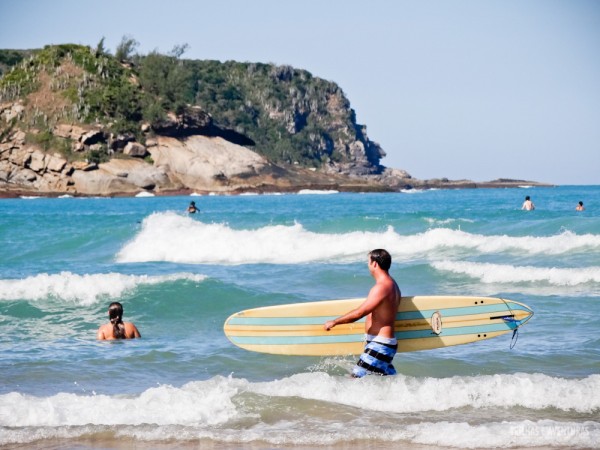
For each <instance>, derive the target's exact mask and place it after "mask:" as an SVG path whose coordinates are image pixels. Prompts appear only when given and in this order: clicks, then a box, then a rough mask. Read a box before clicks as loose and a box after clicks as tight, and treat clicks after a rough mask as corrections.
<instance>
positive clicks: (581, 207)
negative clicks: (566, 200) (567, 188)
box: [575, 202, 585, 211]
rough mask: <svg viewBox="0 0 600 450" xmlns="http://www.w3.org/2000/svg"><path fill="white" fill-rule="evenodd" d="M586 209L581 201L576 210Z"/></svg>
mask: <svg viewBox="0 0 600 450" xmlns="http://www.w3.org/2000/svg"><path fill="white" fill-rule="evenodd" d="M584 210H585V208H584V207H583V202H579V204H578V205H577V207H576V208H575V211H584Z"/></svg>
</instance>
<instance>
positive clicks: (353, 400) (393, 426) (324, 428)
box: [0, 373, 600, 448]
mask: <svg viewBox="0 0 600 450" xmlns="http://www.w3.org/2000/svg"><path fill="white" fill-rule="evenodd" d="M599 388H600V375H591V376H589V377H587V378H583V379H561V378H553V377H549V376H546V375H541V374H516V375H493V376H477V377H452V378H442V379H434V378H412V377H406V376H396V377H389V378H381V377H367V378H364V379H361V380H354V379H350V378H348V377H339V376H330V375H327V374H325V373H304V374H298V375H295V376H292V377H289V378H284V379H281V380H275V381H269V382H262V383H252V382H249V381H248V380H244V379H236V378H233V377H228V378H225V377H220V376H217V377H214V378H212V379H210V380H206V381H195V382H191V383H188V384H186V385H184V386H182V387H180V388H176V387H172V386H159V387H155V388H150V389H148V390H146V391H144V392H142V393H141V394H139V395H127V396H124V395H115V396H108V395H78V394H68V393H60V394H56V395H53V396H50V397H36V396H31V395H23V394H20V393H15V392H13V393H9V394H4V395H0V427H2V428H1V429H2V433H0V445H10V444H16V443H21V444H23V443H27V442H33V441H34V440H39V439H51V438H76V437H78V436H83V435H88V436H90V435H94V434H95V433H98V434H100V435H102V434H106V433H107V432H108V433H113V434H114V435H115V438H117V439H118V438H119V437H129V438H133V439H137V440H142V441H153V440H157V441H164V440H165V439H168V440H173V441H175V442H181V441H190V440H198V439H211V440H213V441H216V442H230V443H246V442H267V443H269V444H271V445H302V444H304V445H324V444H336V443H345V442H346V443H356V442H357V441H358V442H360V441H363V442H364V440H373V441H377V442H381V443H398V444H401V443H412V444H425V445H433V446H447V447H458V448H494V447H525V446H539V445H544V446H550V447H594V446H596V445H597V443H598V442H600V423H598V422H597V421H591V420H589V419H588V420H587V421H583V420H581V419H580V420H578V421H577V418H578V417H580V415H581V414H587V415H588V416H591V417H597V414H598V412H599V411H600V398H599V397H598V395H596V394H597V392H598V389H599ZM312 400H314V401H316V403H314V404H312V405H311V403H310V401H312ZM457 408H460V412H459V413H458V414H457V412H456V410H457ZM494 408H497V409H500V410H502V411H504V412H506V411H507V410H509V411H510V408H514V409H515V412H514V414H515V415H516V416H519V415H521V417H522V415H523V414H525V417H531V416H532V415H536V416H542V418H540V419H539V420H536V421H530V420H522V418H521V419H519V418H517V417H515V420H512V421H502V422H501V421H492V422H490V421H487V422H485V419H482V416H483V417H486V416H488V417H489V416H490V415H491V416H493V415H494V414H493V411H494ZM524 408H525V409H526V410H525V411H524ZM527 410H529V411H527ZM555 410H560V411H563V412H562V413H559V414H558V416H561V417H565V416H568V415H570V414H572V415H573V417H575V420H576V421H573V422H570V421H568V419H566V420H567V421H565V419H562V421H559V420H555V419H552V417H550V418H549V417H548V415H550V414H556V413H555V412H553V411H555ZM444 411H445V413H444ZM107 412H108V413H107ZM397 413H400V414H397ZM407 418H408V420H407Z"/></svg>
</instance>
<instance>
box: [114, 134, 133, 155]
mask: <svg viewBox="0 0 600 450" xmlns="http://www.w3.org/2000/svg"><path fill="white" fill-rule="evenodd" d="M134 141H135V135H134V134H133V133H130V132H129V133H122V134H117V135H116V136H112V138H111V140H110V148H111V149H112V150H114V151H115V152H120V151H122V150H123V149H124V148H125V146H126V145H127V144H128V143H129V142H134Z"/></svg>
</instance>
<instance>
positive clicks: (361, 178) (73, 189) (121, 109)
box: [0, 45, 540, 197]
mask: <svg viewBox="0 0 600 450" xmlns="http://www.w3.org/2000/svg"><path fill="white" fill-rule="evenodd" d="M22 56H23V57H22V58H21V59H19V58H15V61H16V62H15V63H14V64H13V65H12V66H11V67H8V68H5V69H4V70H5V72H4V73H3V74H2V77H1V78H0V196H2V197H12V196H19V195H42V196H58V195H65V194H67V195H73V196H128V195H136V194H139V193H140V192H150V193H153V194H156V195H172V194H185V193H191V192H195V193H200V194H202V193H220V194H235V193H242V192H258V193H261V192H294V191H298V190H300V189H320V190H338V191H382V192H384V191H399V190H404V189H429V188H444V189H458V188H478V187H514V186H521V185H540V183H535V182H531V181H523V180H495V181H490V182H485V183H476V182H472V181H469V180H457V181H451V180H447V179H435V180H418V179H415V178H413V177H412V176H411V175H410V174H409V173H408V172H406V171H404V170H400V169H391V168H386V167H384V166H382V165H381V164H380V160H381V158H382V157H384V156H385V152H384V151H383V149H381V147H380V146H379V145H378V144H377V143H375V142H373V141H371V140H370V139H369V138H368V137H367V134H366V127H364V126H362V125H359V124H357V123H356V121H355V114H354V111H353V110H352V109H351V108H350V104H349V101H348V100H347V99H346V97H345V96H344V94H343V92H342V91H341V89H339V88H338V87H337V85H335V84H334V83H331V82H326V81H324V80H320V79H317V78H314V77H312V75H310V74H308V72H305V71H299V70H297V69H293V68H290V67H277V66H269V65H256V64H249V63H244V64H242V63H223V64H221V63H217V62H214V61H211V62H208V63H203V62H198V61H191V62H187V63H185V62H182V61H180V60H178V59H176V58H173V57H167V56H164V55H149V56H148V57H145V58H142V57H138V59H137V61H136V62H135V64H133V63H131V62H124V61H118V60H116V59H115V58H113V57H112V56H110V55H109V54H107V53H105V52H103V51H101V50H99V49H96V50H93V49H91V48H89V47H82V46H74V45H65V46H52V47H46V48H45V49H43V50H40V51H32V52H31V53H29V54H23V55H22ZM151 56H152V57H154V58H155V60H154V61H153V60H152V59H151ZM151 63H152V64H151ZM156 64H162V66H161V67H162V69H163V72H164V70H167V71H171V72H169V73H170V74H171V75H172V76H173V77H175V78H177V77H176V75H179V76H180V78H179V79H178V81H177V84H176V85H173V86H170V85H168V81H165V80H167V79H169V77H167V78H165V80H158V81H157V80H154V79H153V78H152V77H153V76H154V75H155V71H157V70H158V68H157V67H156ZM186 64H187V65H186ZM184 69H185V70H187V71H184V72H181V71H182V70H184ZM177 71H180V72H177ZM190 79H192V80H193V83H191V84H189V86H192V85H194V86H200V87H198V88H197V89H196V91H195V92H194V95H193V96H190V95H188V97H185V96H184V95H183V94H182V93H183V92H187V91H188V90H189V89H187V90H186V89H180V86H181V85H184V87H185V86H186V83H188V82H189V80H190ZM161 82H162V83H167V84H165V85H164V86H163V85H160V83H161ZM211 83H212V84H211ZM157 86H158V87H157ZM161 86H162V87H161ZM178 89H180V91H181V92H180V91H179V90H178ZM180 94H181V95H180ZM177 95H180V98H179V97H177ZM186 95H187V94H186ZM169 99H170V100H169Z"/></svg>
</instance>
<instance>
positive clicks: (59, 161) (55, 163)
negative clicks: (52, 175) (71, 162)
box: [46, 153, 67, 172]
mask: <svg viewBox="0 0 600 450" xmlns="http://www.w3.org/2000/svg"><path fill="white" fill-rule="evenodd" d="M66 165H67V160H66V159H65V158H63V157H62V156H61V155H59V154H58V153H55V154H53V155H46V168H47V169H48V170H51V171H52V172H62V170H63V169H64V168H65V166H66Z"/></svg>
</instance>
